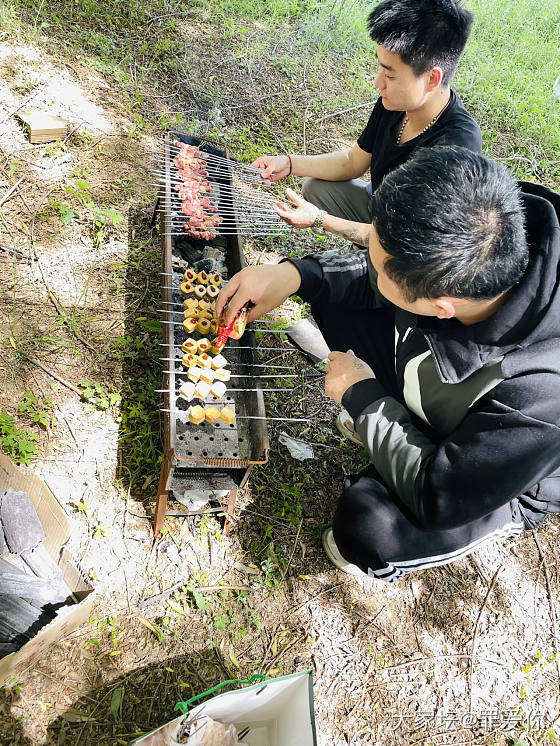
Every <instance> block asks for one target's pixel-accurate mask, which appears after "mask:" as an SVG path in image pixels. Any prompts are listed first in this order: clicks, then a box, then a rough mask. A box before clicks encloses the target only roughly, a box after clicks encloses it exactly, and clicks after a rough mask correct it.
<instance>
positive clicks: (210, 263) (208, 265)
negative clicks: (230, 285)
mask: <svg viewBox="0 0 560 746" xmlns="http://www.w3.org/2000/svg"><path fill="white" fill-rule="evenodd" d="M215 265H216V262H215V261H214V260H213V259H201V260H200V261H199V262H197V263H196V264H195V265H194V268H195V269H196V271H197V272H207V273H208V274H210V273H211V272H213V271H214V267H215Z"/></svg>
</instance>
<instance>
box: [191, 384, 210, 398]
mask: <svg viewBox="0 0 560 746" xmlns="http://www.w3.org/2000/svg"><path fill="white" fill-rule="evenodd" d="M209 393H210V384H209V383H206V382H205V381H199V382H198V383H197V384H196V386H195V389H194V395H195V396H197V397H198V398H199V399H206V397H207V396H208V394H209Z"/></svg>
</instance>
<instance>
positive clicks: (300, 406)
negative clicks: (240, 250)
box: [0, 43, 560, 746]
mask: <svg viewBox="0 0 560 746" xmlns="http://www.w3.org/2000/svg"><path fill="white" fill-rule="evenodd" d="M214 62H215V61H214ZM201 64H202V67H203V69H202V71H201V73H202V74H204V73H205V72H208V71H209V70H210V69H211V67H210V66H211V65H212V64H213V61H212V59H211V58H209V59H207V60H206V61H204V60H202V62H201ZM228 64H229V63H228ZM204 65H208V66H209V67H208V69H206V70H205V69H204ZM224 67H225V68H227V67H228V65H227V64H226V65H224ZM0 71H1V73H2V74H0V148H1V150H2V155H1V157H0V200H1V199H2V197H3V196H4V195H5V194H6V193H7V192H8V190H9V189H10V188H11V187H12V186H13V185H14V184H16V182H18V183H17V186H16V188H15V190H14V192H13V193H12V194H11V196H10V197H9V199H8V200H6V201H5V202H4V203H3V204H2V205H1V207H0V209H1V216H0V232H1V233H0V296H1V301H2V302H1V305H0V314H1V315H0V354H1V358H0V390H1V393H0V408H1V407H4V408H5V409H7V410H8V412H10V413H11V414H15V413H16V412H17V408H18V403H19V402H20V401H21V400H22V398H23V397H24V395H25V392H26V391H29V392H32V393H33V394H34V395H35V396H37V397H38V398H39V400H40V401H41V402H42V403H43V406H44V409H45V411H48V413H49V417H50V418H51V420H52V422H51V423H50V425H49V427H48V428H47V429H41V428H34V429H35V431H36V432H37V433H38V436H39V451H38V454H37V455H36V456H35V457H33V458H32V459H31V469H32V470H33V471H34V472H35V473H36V474H38V475H39V476H41V477H42V478H43V479H44V480H45V481H46V483H47V484H48V485H49V487H50V488H51V489H52V490H53V492H54V493H55V494H56V496H57V497H58V499H59V500H60V502H61V504H62V505H63V506H64V508H65V510H66V512H67V514H68V516H69V519H70V520H71V522H72V534H71V538H70V541H69V549H70V551H71V553H72V555H73V556H74V557H75V559H76V561H77V562H78V563H79V564H80V566H81V567H82V568H83V570H84V572H85V573H86V575H87V576H88V577H89V579H90V581H91V583H92V585H93V586H94V587H95V589H96V592H97V597H96V601H95V606H94V611H93V613H92V617H91V618H90V620H89V623H88V624H86V625H84V626H82V627H80V628H79V629H77V630H75V631H74V632H73V633H72V634H70V635H69V636H67V637H66V638H65V639H63V640H61V641H60V642H59V643H58V644H57V645H55V646H54V647H53V649H52V650H51V651H50V652H49V654H48V655H46V656H44V657H43V658H42V659H40V660H39V661H37V662H36V664H35V665H34V666H33V668H31V669H30V670H28V671H27V672H25V674H23V675H22V676H21V677H20V678H19V679H18V681H17V682H12V683H11V685H10V686H7V687H4V688H3V689H2V690H0V743H1V744H3V745H4V744H5V745H6V746H20V745H23V744H53V745H54V744H57V745H59V746H65V745H68V746H70V745H71V746H77V745H78V744H82V745H86V746H89V745H90V744H96V745H97V746H105V745H107V746H109V745H110V744H111V745H113V744H127V743H129V742H130V741H131V740H132V739H133V738H134V737H135V736H137V735H139V734H141V733H142V732H146V731H149V730H151V729H153V728H155V727H157V726H159V725H162V724H164V723H165V722H167V721H168V720H170V719H171V718H172V717H173V707H174V705H175V703H176V702H177V701H181V700H185V699H187V698H189V697H190V696H193V695H194V694H196V693H199V692H201V691H204V690H206V689H208V688H210V687H211V686H214V685H215V684H217V683H219V682H220V681H222V680H225V679H231V678H247V677H248V676H250V675H251V674H252V673H255V672H260V673H264V674H267V675H269V676H273V675H281V674H285V673H290V672H293V671H301V670H307V669H311V670H312V671H313V676H314V682H315V684H314V693H315V712H316V719H317V730H318V740H319V743H320V744H321V745H322V746H327V744H328V745H329V746H342V744H352V745H353V746H361V745H362V744H379V746H391V745H392V744H399V745H400V744H410V745H411V746H412V745H413V744H425V745H426V746H427V745H428V744H432V745H433V746H440V745H441V746H443V744H467V743H468V744H481V745H482V744H485V745H488V746H490V744H497V745H498V744H499V745H500V746H503V745H505V744H513V743H516V744H518V745H519V746H520V745H521V744H526V745H527V746H529V744H541V743H542V744H544V743H548V742H549V741H554V740H556V736H555V732H557V729H558V719H559V718H560V709H559V706H558V703H559V687H560V679H559V670H558V661H559V660H560V659H559V658H558V634H557V631H558V630H557V619H558V614H559V612H560V605H559V601H558V600H559V590H560V588H559V573H558V560H557V555H556V547H557V545H558V536H557V533H558V521H556V520H555V519H553V518H549V519H547V521H546V523H545V524H544V526H543V527H542V528H541V529H539V530H538V531H537V532H536V533H528V534H526V535H525V536H523V537H522V538H521V539H519V540H516V541H515V542H514V543H505V544H504V545H501V546H498V545H494V546H490V547H486V548H485V549H483V550H479V551H477V552H476V553H475V554H474V555H472V557H470V558H469V559H466V560H463V561H461V562H458V563H456V564H454V565H451V566H449V567H443V568H434V569H430V570H426V571H423V572H421V573H418V574H416V575H413V576H408V577H407V578H405V579H403V580H401V581H399V582H398V583H397V584H395V585H384V584H382V583H378V582H375V581H370V580H364V581H362V580H356V579H354V578H351V577H349V576H346V575H344V574H342V573H340V572H339V571H337V570H336V569H334V568H333V567H332V566H330V564H329V562H328V561H327V559H326V557H325V555H324V553H323V551H322V548H321V543H320V535H321V531H322V529H323V528H324V527H325V526H326V525H328V523H329V520H330V518H331V516H332V513H333V510H334V506H335V504H336V498H337V494H338V490H339V488H340V483H341V478H342V475H344V474H351V473H354V472H355V471H356V470H357V469H359V468H360V466H361V465H363V463H364V454H363V453H361V452H360V451H359V449H355V448H354V447H351V446H350V445H348V444H346V443H345V442H343V441H341V439H340V437H339V435H338V433H337V431H336V429H335V428H334V426H333V420H334V416H335V414H336V411H337V409H336V406H335V405H333V404H332V403H331V402H329V400H328V399H326V397H325V396H324V394H323V392H322V389H321V383H320V382H317V381H313V380H312V379H310V380H309V381H307V380H305V379H301V380H300V381H299V382H298V384H297V386H296V390H295V391H294V392H290V393H277V394H275V395H274V396H272V395H270V398H267V406H268V409H267V411H268V412H269V414H270V415H271V416H278V417H282V416H283V417H308V418H309V419H310V420H311V422H310V423H307V424H305V425H301V424H296V423H278V422H276V421H271V422H270V426H269V432H270V440H271V454H270V462H269V464H268V465H266V466H265V467H260V468H259V469H257V470H255V472H254V473H253V475H252V476H251V479H250V481H249V484H248V486H247V487H246V488H245V490H244V491H243V493H242V494H241V495H240V497H239V501H238V508H237V511H236V516H235V521H234V526H233V530H232V532H231V533H230V534H229V535H228V536H225V535H224V532H223V518H222V517H220V516H196V517H190V518H188V519H183V518H180V519H179V518H177V519H174V518H172V519H168V521H167V522H166V529H165V532H164V536H163V538H162V539H161V540H159V541H157V542H154V539H153V532H152V511H153V508H154V496H155V490H156V487H157V480H158V477H159V473H158V463H157V459H158V455H159V454H160V452H161V441H160V430H159V427H160V426H159V417H160V415H159V412H158V409H157V406H153V401H154V400H155V399H154V396H155V395H153V391H154V389H156V388H158V387H159V385H160V382H161V373H160V370H161V368H160V365H161V364H160V362H159V361H158V359H157V358H158V349H159V348H158V342H159V335H158V332H157V330H156V331H154V330H153V329H152V328H151V327H150V325H149V324H146V320H148V321H149V320H156V319H157V318H158V315H157V308H158V295H159V277H158V274H157V273H158V271H159V261H160V259H159V236H158V231H157V228H154V227H152V226H151V224H150V219H151V210H152V208H153V204H154V198H155V190H154V189H153V187H152V186H151V181H152V179H151V176H150V171H149V168H148V167H147V165H149V164H148V161H147V155H146V154H148V153H154V152H157V150H158V138H157V136H156V135H154V134H153V133H150V128H146V129H142V130H140V131H139V130H138V127H137V124H138V121H137V120H136V119H135V118H134V116H133V113H132V112H131V111H130V110H128V109H127V108H126V106H124V105H123V103H122V101H121V99H120V98H119V92H118V91H117V90H115V89H114V88H112V87H110V86H109V85H108V84H107V83H106V81H105V79H104V78H103V76H102V75H101V74H98V73H95V72H92V70H91V69H90V68H85V67H81V66H80V63H79V61H74V62H73V63H72V64H69V63H67V62H65V61H64V60H63V59H62V58H61V57H57V56H53V55H49V54H48V53H47V52H46V51H45V49H43V48H42V47H41V45H37V44H35V45H31V44H30V45H25V46H23V45H22V46H17V47H16V46H14V45H10V44H9V43H3V44H1V45H0ZM30 80H31V81H32V83H31V88H30V87H29V86H30V83H29V81H30ZM256 85H257V87H258V82H257V84H256ZM265 92H266V93H268V94H270V91H263V94H264V93H265ZM232 95H233V94H232ZM247 96H249V98H251V100H252V101H253V107H256V106H257V104H256V103H255V101H258V96H257V97H255V95H254V91H250V92H249V93H248V94H247ZM239 101H240V104H239V105H240V106H243V105H246V106H249V104H247V99H246V98H243V97H240V98H239ZM53 102H55V103H56V108H57V112H56V113H57V114H60V115H61V116H64V117H66V118H67V119H68V120H69V121H70V122H72V127H71V132H70V135H69V137H68V138H67V139H66V140H65V141H64V142H63V143H60V142H59V143H54V144H48V145H30V144H29V142H28V140H27V137H26V135H25V133H24V132H23V130H22V128H21V126H20V124H19V123H18V120H17V118H16V116H15V115H16V114H17V112H18V110H20V109H21V108H22V107H23V106H27V105H30V104H33V105H34V106H44V107H49V106H50V107H52V105H53ZM189 105H190V103H189V102H188V101H187V103H186V104H185V107H187V106H189ZM226 114H227V113H226ZM226 114H224V116H226ZM204 115H207V117H208V121H209V118H210V117H211V116H213V117H214V118H215V117H216V116H218V115H217V114H216V112H215V111H214V113H213V114H212V110H211V109H206V111H198V116H199V117H200V118H202V117H203V116H204ZM229 115H231V112H229ZM345 137H346V133H345V132H342V133H337V132H336V127H335V125H334V124H333V123H331V122H330V121H329V123H328V128H322V129H321V128H318V129H317V130H316V131H314V132H311V133H310V132H308V141H307V142H308V145H309V143H310V142H311V143H312V144H311V146H310V147H311V148H312V149H314V150H315V152H320V151H321V150H324V149H327V148H329V147H332V146H333V143H334V142H335V141H338V142H343V141H344V139H345ZM14 164H15V165H14ZM20 179H21V181H19V180H20ZM67 187H69V188H70V189H67ZM59 203H60V204H59ZM89 203H92V204H89ZM60 205H62V208H61V207H60ZM111 206H112V207H114V208H115V209H116V210H117V211H118V212H119V213H120V214H121V215H122V216H123V220H122V221H121V222H119V221H118V220H117V221H115V222H116V223H117V224H116V225H115V224H114V222H113V221H112V219H111V218H110V214H109V213H107V212H106V211H107V210H109V209H110V207H111ZM96 208H99V209H102V210H104V211H105V212H104V213H103V214H102V215H101V216H100V213H99V212H97V213H96ZM65 209H73V210H74V212H75V213H76V215H75V216H73V217H71V218H69V220H68V222H67V224H65V223H64V221H63V216H67V215H68V214H67V213H65V212H64V210H65ZM96 215H97V218H96ZM100 223H101V224H100ZM245 248H246V252H247V257H248V260H249V261H254V262H256V261H261V262H262V261H275V260H277V259H278V258H279V257H280V256H282V255H285V254H287V253H289V252H291V251H294V250H297V251H303V250H307V249H311V250H315V249H316V248H317V244H316V241H315V239H314V238H313V237H311V236H310V235H306V236H304V237H296V238H294V239H292V240H288V241H285V242H278V243H274V242H272V241H260V242H259V241H258V240H254V239H247V240H246V242H245ZM319 248H320V247H319ZM299 312H300V309H299V308H298V307H297V306H294V304H288V306H287V308H286V314H287V316H288V317H290V315H291V316H292V317H293V315H294V314H297V313H299ZM261 339H262V345H263V346H266V344H267V342H271V341H274V344H278V343H280V337H279V335H275V336H274V337H273V336H272V335H268V336H266V335H264V336H263V337H262V338H261ZM282 344H283V346H284V350H283V351H281V352H279V353H278V354H276V355H275V356H274V362H275V364H278V365H279V364H289V365H293V366H294V367H295V368H296V369H297V370H299V371H303V370H307V369H308V367H307V364H306V363H305V361H303V359H301V358H300V357H299V355H298V354H297V353H294V352H293V351H292V350H291V348H290V347H289V346H288V345H287V344H285V343H282ZM271 346H272V345H271ZM84 380H88V381H93V382H98V383H99V384H100V386H101V387H102V389H103V391H104V392H106V393H108V394H109V393H115V394H118V395H119V397H118V398H117V399H115V403H114V404H112V405H110V406H108V407H106V408H99V406H96V402H95V401H91V400H90V401H89V402H88V401H85V400H84V397H83V396H80V395H79V392H80V391H81V390H82V391H83V387H80V382H82V381H84ZM146 391H147V392H148V393H150V394H151V395H152V396H151V398H150V397H147V398H146V399H142V397H141V396H140V394H141V393H142V392H144V393H145V392H146ZM18 423H19V425H20V426H23V425H24V424H25V419H24V417H23V416H22V417H20V418H19V419H18ZM27 426H28V427H30V428H33V427H34V426H32V425H30V424H29V423H28V424H27ZM282 431H286V432H288V433H289V434H290V435H292V436H294V437H299V438H302V439H303V440H305V441H307V442H308V443H311V444H312V445H313V449H314V459H313V460H312V461H304V462H299V461H296V460H294V459H293V458H292V457H291V456H290V454H289V453H288V451H287V449H286V448H285V446H283V445H282V444H281V443H280V442H279V440H278V437H279V435H280V433H281V432H282ZM143 459H144V462H143ZM139 475H140V477H141V478H139ZM496 478H497V479H499V474H496ZM129 485H130V487H129ZM555 729H556V730H555ZM558 732H560V731H558Z"/></svg>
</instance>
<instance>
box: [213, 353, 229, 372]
mask: <svg viewBox="0 0 560 746" xmlns="http://www.w3.org/2000/svg"><path fill="white" fill-rule="evenodd" d="M227 362H228V361H227V360H226V359H225V357H224V356H223V355H216V357H213V358H212V367H213V368H214V370H218V368H225V366H226V365H227Z"/></svg>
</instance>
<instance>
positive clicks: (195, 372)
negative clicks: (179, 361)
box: [187, 365, 202, 383]
mask: <svg viewBox="0 0 560 746" xmlns="http://www.w3.org/2000/svg"><path fill="white" fill-rule="evenodd" d="M201 373H202V368H197V367H196V365H193V366H192V367H190V368H189V370H188V372H187V377H188V378H189V380H190V381H193V382H194V383H196V382H197V381H198V379H199V378H200V374H201Z"/></svg>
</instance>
